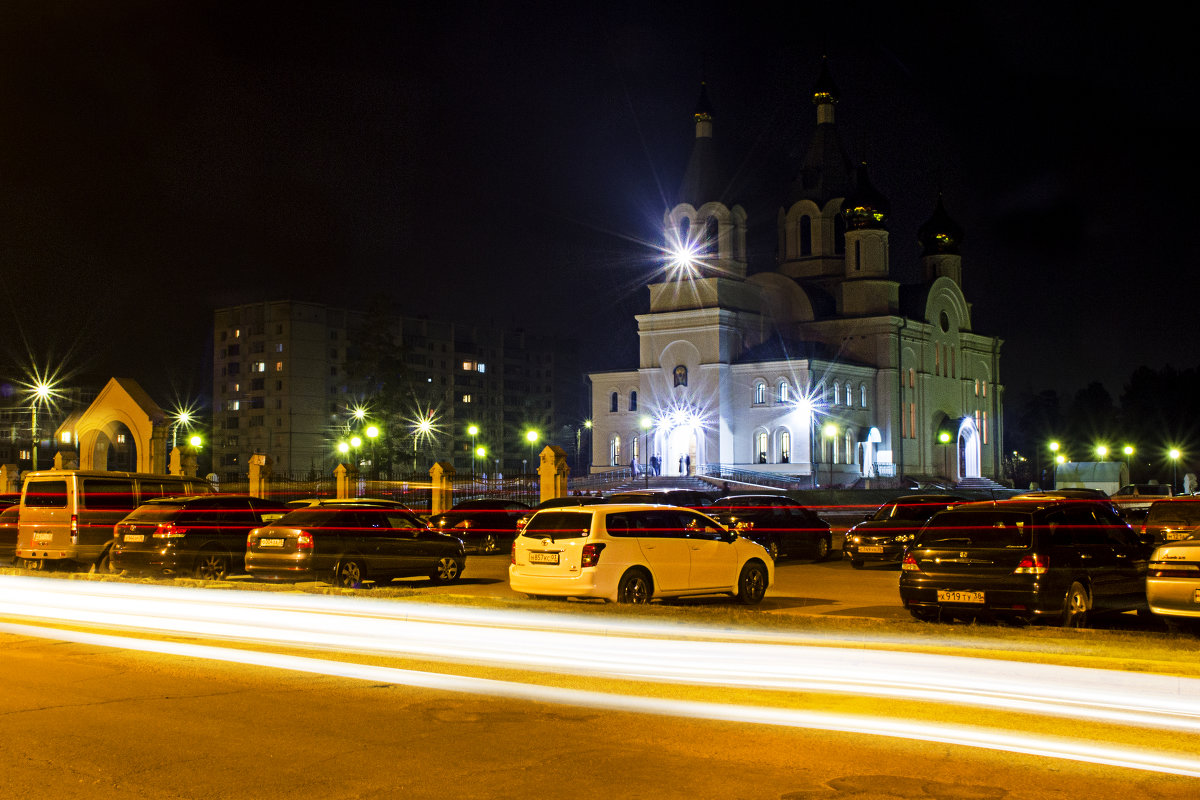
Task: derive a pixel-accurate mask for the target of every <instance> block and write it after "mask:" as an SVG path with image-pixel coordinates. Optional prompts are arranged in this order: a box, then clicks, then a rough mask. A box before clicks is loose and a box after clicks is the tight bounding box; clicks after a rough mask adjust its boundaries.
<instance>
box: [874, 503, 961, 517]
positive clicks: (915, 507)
mask: <svg viewBox="0 0 1200 800" xmlns="http://www.w3.org/2000/svg"><path fill="white" fill-rule="evenodd" d="M947 505H949V503H946V502H945V501H942V502H938V503H934V502H929V501H925V502H921V501H916V502H912V503H888V504H887V505H886V506H884V507H882V508H880V509H879V510H878V511H876V512H875V516H873V517H871V520H872V521H873V522H882V521H885V520H892V521H897V522H898V521H911V522H923V521H924V520H927V519H929V518H930V517H931V516H933V515H934V514H936V513H937V512H939V511H945V510H946V506H947Z"/></svg>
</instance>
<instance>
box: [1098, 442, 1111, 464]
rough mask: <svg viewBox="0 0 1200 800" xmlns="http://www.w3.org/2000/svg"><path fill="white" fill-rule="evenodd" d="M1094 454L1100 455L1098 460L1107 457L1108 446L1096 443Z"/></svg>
mask: <svg viewBox="0 0 1200 800" xmlns="http://www.w3.org/2000/svg"><path fill="white" fill-rule="evenodd" d="M1096 455H1098V456H1100V460H1101V461H1103V460H1104V459H1105V458H1107V457H1108V446H1107V445H1103V444H1100V445H1096Z"/></svg>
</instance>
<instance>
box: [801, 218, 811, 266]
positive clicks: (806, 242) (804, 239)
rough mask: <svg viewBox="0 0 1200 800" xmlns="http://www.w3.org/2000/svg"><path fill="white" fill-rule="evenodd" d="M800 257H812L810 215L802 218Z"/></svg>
mask: <svg viewBox="0 0 1200 800" xmlns="http://www.w3.org/2000/svg"><path fill="white" fill-rule="evenodd" d="M800 255H802V256H811V255H812V217H810V216H808V214H805V215H804V216H802V217H801V218H800Z"/></svg>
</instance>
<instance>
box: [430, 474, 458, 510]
mask: <svg viewBox="0 0 1200 800" xmlns="http://www.w3.org/2000/svg"><path fill="white" fill-rule="evenodd" d="M454 474H455V473H454V466H453V465H452V464H451V463H450V462H449V461H439V462H437V463H436V464H434V465H433V466H432V467H431V468H430V470H429V479H430V483H431V484H432V486H431V488H432V490H433V491H432V492H430V498H429V513H430V514H440V513H442V512H443V511H448V510H449V509H450V507H451V506H452V505H454V485H453V483H452V482H451V479H452V478H454Z"/></svg>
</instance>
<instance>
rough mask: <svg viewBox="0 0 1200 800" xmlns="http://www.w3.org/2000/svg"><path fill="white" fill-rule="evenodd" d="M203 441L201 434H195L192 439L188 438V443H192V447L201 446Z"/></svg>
mask: <svg viewBox="0 0 1200 800" xmlns="http://www.w3.org/2000/svg"><path fill="white" fill-rule="evenodd" d="M202 443H203V440H202V439H201V438H200V437H199V436H193V437H192V438H191V439H189V440H188V444H190V445H191V446H192V447H196V448H199V447H200V445H201V444H202Z"/></svg>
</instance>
